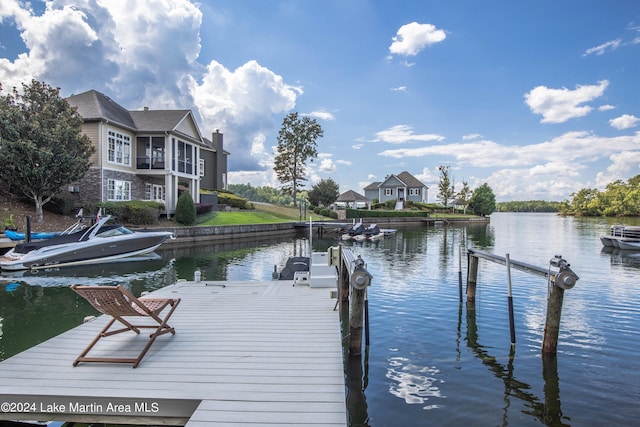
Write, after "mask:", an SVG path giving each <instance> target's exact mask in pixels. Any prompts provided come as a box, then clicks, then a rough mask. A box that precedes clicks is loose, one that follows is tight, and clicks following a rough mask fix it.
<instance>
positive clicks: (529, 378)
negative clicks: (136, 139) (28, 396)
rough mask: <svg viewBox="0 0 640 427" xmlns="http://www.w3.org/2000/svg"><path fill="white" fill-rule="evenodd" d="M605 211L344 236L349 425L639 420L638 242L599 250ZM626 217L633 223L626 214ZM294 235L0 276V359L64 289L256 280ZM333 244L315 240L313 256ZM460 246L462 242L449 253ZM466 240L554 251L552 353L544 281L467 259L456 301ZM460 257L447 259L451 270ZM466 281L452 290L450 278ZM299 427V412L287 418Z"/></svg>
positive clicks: (505, 249)
mask: <svg viewBox="0 0 640 427" xmlns="http://www.w3.org/2000/svg"><path fill="white" fill-rule="evenodd" d="M618 221H620V220H619V219H618V220H613V219H593V218H563V217H559V216H556V215H553V214H524V213H523V214H512V213H510V214H507V213H497V214H494V215H492V216H491V222H490V224H487V225H485V224H483V225H468V226H446V227H430V228H426V227H414V228H399V229H398V233H397V234H396V235H395V236H393V237H389V238H386V239H384V240H381V241H378V242H375V243H364V244H361V243H346V244H345V245H346V246H349V247H351V248H352V250H353V251H354V253H355V254H356V255H361V256H362V258H363V259H364V260H365V262H366V263H367V268H368V270H369V272H370V273H371V274H372V275H373V281H372V284H371V286H370V288H369V295H368V296H369V314H370V332H371V335H370V337H371V344H370V346H369V347H368V348H367V349H366V351H365V352H364V357H363V358H362V359H361V360H357V359H356V360H352V361H350V362H349V363H348V365H349V367H348V375H347V383H348V386H349V387H348V390H349V391H348V398H347V401H348V402H347V404H348V409H349V414H350V425H351V426H353V427H355V426H372V427H382V426H393V427H396V426H398V427H401V426H418V425H435V426H456V425H473V426H497V425H500V426H539V425H547V426H600V425H616V426H626V425H629V426H631V425H637V423H638V420H639V419H640V405H638V403H639V400H640V369H639V368H640V366H639V365H640V363H639V362H638V354H640V327H639V326H640V308H639V307H638V304H637V300H636V298H638V297H639V296H640V282H639V281H638V280H637V279H638V272H639V269H640V252H620V251H614V252H604V251H603V250H602V245H601V243H600V241H599V236H600V235H602V234H606V233H608V231H609V227H610V225H611V224H614V223H618ZM625 221H626V223H627V224H634V225H640V222H639V221H638V220H637V219H633V220H631V219H626V220H625ZM307 243H308V241H307V238H306V236H304V235H302V236H299V237H296V238H294V239H292V238H290V237H287V238H285V239H270V240H265V241H262V242H255V241H252V242H234V243H226V244H216V245H207V246H200V247H196V248H188V249H177V248H173V247H171V246H167V247H166V248H164V250H161V251H159V252H158V255H159V256H158V257H157V259H149V260H144V261H137V262H135V263H119V264H104V265H101V266H92V267H91V268H87V267H83V268H67V269H61V270H59V271H48V272H39V273H34V274H31V273H25V274H23V275H9V274H8V273H4V272H3V273H2V276H1V277H0V360H2V359H5V358H7V357H10V356H11V355H13V354H15V353H17V352H19V351H22V350H24V349H26V348H29V347H31V346H33V345H35V344H37V343H39V342H41V341H44V340H46V339H48V338H49V337H51V336H54V335H56V334H59V333H61V332H63V331H65V330H67V329H69V328H71V327H73V326H75V325H77V324H79V323H81V322H82V319H83V318H84V316H86V315H88V314H93V313H87V312H83V311H82V310H83V307H84V305H78V304H77V298H76V297H75V294H73V292H72V291H71V290H70V289H69V288H68V286H69V285H70V284H73V283H83V284H86V283H101V284H116V283H117V284H120V283H125V284H128V285H129V286H130V287H131V288H132V290H133V291H134V293H136V294H140V293H141V292H142V291H144V290H153V289H157V288H160V287H162V286H166V285H167V284H169V283H173V282H174V281H175V280H177V279H180V278H182V279H192V278H193V273H194V271H195V270H196V269H200V270H201V271H202V274H203V277H204V278H206V279H207V280H270V279H271V273H272V271H273V268H274V265H276V266H278V268H281V266H283V265H284V263H285V261H286V259H287V258H288V257H289V256H294V255H306V254H307V251H308V249H307ZM337 243H338V242H337V240H335V239H333V238H331V237H327V236H325V238H323V239H319V238H316V237H314V240H313V245H314V250H317V251H324V250H326V249H327V248H328V247H329V246H331V245H336V244H337ZM461 248H462V249H461ZM466 248H474V249H478V250H481V251H485V252H490V253H493V254H496V255H500V256H505V255H506V254H509V256H510V258H511V260H517V261H522V262H526V263H528V264H532V265H535V266H539V267H542V268H548V267H549V260H550V259H551V258H553V257H554V256H555V255H561V256H562V257H563V258H564V259H566V260H567V261H568V262H569V263H570V264H571V269H572V270H573V271H575V273H576V274H577V275H578V276H579V280H578V282H577V284H576V285H575V287H574V288H572V289H569V290H567V291H565V294H564V305H563V311H562V321H561V325H560V337H559V340H558V353H557V356H556V358H553V359H551V360H550V361H543V358H542V353H541V345H542V337H543V332H544V323H545V318H546V298H547V293H548V283H547V281H546V279H544V278H541V277H539V276H534V275H531V274H527V273H524V272H520V271H517V270H513V271H512V272H511V279H512V290H513V302H514V320H515V323H514V324H515V331H516V345H515V347H512V345H511V342H510V341H511V340H510V332H509V316H508V305H507V272H506V268H505V266H503V265H500V264H494V263H491V262H489V261H486V260H482V259H481V260H480V265H479V271H478V285H477V295H476V303H475V305H470V306H468V305H467V304H466V302H465V301H464V299H466V297H465V296H464V295H463V302H462V303H460V294H459V270H462V276H463V277H464V278H466V271H467V267H466V255H465V256H464V257H463V258H462V261H463V262H462V263H460V262H459V260H460V259H461V257H460V253H461V252H460V251H461V250H462V254H466ZM460 264H462V266H461V265H460ZM463 286H464V287H465V288H466V284H463ZM301 421H302V422H304V421H303V420H301Z"/></svg>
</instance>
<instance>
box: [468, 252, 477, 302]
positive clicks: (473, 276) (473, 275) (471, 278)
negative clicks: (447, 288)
mask: <svg viewBox="0 0 640 427" xmlns="http://www.w3.org/2000/svg"><path fill="white" fill-rule="evenodd" d="M467 264H468V265H467V302H470V303H475V302H476V283H477V281H478V257H476V256H474V255H473V254H471V253H467Z"/></svg>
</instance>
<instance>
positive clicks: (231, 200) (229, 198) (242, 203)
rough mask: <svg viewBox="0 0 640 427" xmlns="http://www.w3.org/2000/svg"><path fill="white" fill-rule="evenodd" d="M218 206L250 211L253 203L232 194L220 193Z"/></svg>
mask: <svg viewBox="0 0 640 427" xmlns="http://www.w3.org/2000/svg"><path fill="white" fill-rule="evenodd" d="M218 204H222V205H227V206H231V207H233V208H236V209H250V208H251V207H252V205H251V203H249V201H248V200H247V199H244V198H242V197H239V196H236V195H235V194H232V193H225V192H220V191H219V192H218Z"/></svg>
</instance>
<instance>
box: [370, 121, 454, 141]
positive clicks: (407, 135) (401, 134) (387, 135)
mask: <svg viewBox="0 0 640 427" xmlns="http://www.w3.org/2000/svg"><path fill="white" fill-rule="evenodd" d="M442 140H444V136H442V135H437V134H431V133H425V134H414V133H413V129H412V128H411V126H407V125H396V126H392V127H390V128H389V129H385V130H381V131H380V132H377V133H376V138H375V139H374V141H380V142H388V143H390V144H403V143H405V142H410V141H442Z"/></svg>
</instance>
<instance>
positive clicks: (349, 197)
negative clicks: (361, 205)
mask: <svg viewBox="0 0 640 427" xmlns="http://www.w3.org/2000/svg"><path fill="white" fill-rule="evenodd" d="M370 201H371V200H369V199H368V198H366V197H364V196H363V195H362V194H360V193H356V192H355V191H353V190H349V191H345V192H344V193H342V194H341V195H339V196H338V198H337V199H336V202H370Z"/></svg>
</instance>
